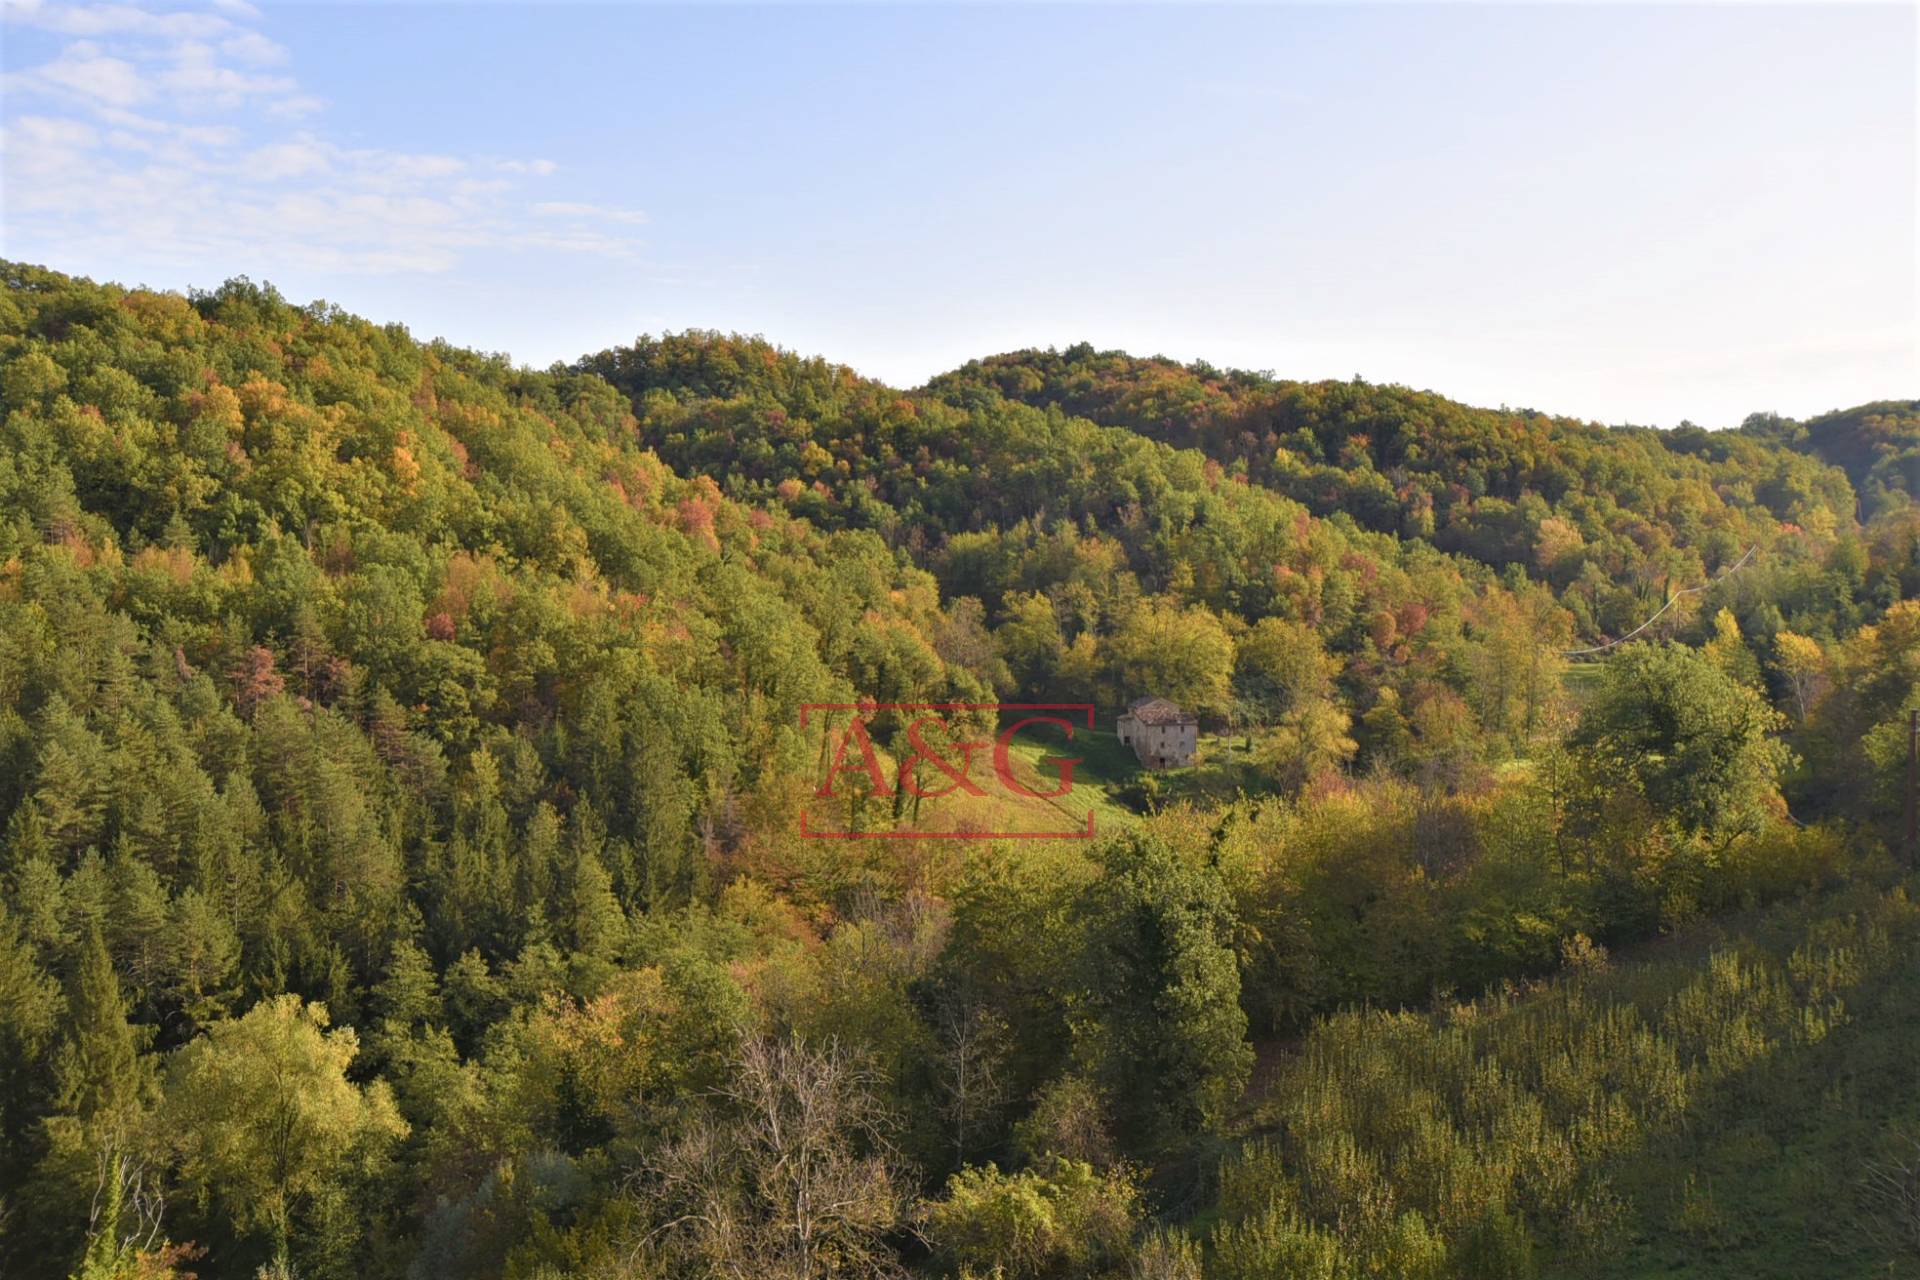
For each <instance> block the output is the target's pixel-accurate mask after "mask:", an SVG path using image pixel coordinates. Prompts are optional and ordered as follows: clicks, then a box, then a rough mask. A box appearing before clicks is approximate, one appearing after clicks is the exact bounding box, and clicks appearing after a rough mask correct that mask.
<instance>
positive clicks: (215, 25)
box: [0, 0, 233, 39]
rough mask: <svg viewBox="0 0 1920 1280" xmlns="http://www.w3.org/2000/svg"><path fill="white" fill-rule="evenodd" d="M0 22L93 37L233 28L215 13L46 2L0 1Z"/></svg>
mask: <svg viewBox="0 0 1920 1280" xmlns="http://www.w3.org/2000/svg"><path fill="white" fill-rule="evenodd" d="M0 20H4V21H6V22H8V23H16V24H19V25H21V26H28V27H38V28H40V29H41V30H43V31H53V32H57V33H59V34H61V35H68V36H90V37H100V36H111V35H135V36H164V37H169V38H173V39H183V38H194V37H201V38H204V37H207V36H214V35H219V34H220V33H222V32H225V31H230V30H232V29H233V24H232V23H231V22H229V21H228V20H227V19H225V18H222V17H220V16H219V15H218V14H212V13H199V12H193V11H183V12H174V13H156V12H154V11H153V10H151V9H142V8H139V7H137V6H135V5H129V4H49V3H46V0H0Z"/></svg>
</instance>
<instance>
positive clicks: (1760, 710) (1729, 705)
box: [1572, 644, 1788, 838]
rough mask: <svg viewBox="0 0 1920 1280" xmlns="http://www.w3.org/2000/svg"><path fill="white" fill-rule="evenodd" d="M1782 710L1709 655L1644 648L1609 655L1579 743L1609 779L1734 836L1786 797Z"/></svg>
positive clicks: (1679, 816)
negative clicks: (1782, 793) (1777, 733)
mask: <svg viewBox="0 0 1920 1280" xmlns="http://www.w3.org/2000/svg"><path fill="white" fill-rule="evenodd" d="M1780 719H1781V718H1780V716H1779V715H1778V713H1776V712H1775V711H1774V710H1773V709H1772V708H1771V707H1769V706H1767V704H1766V702H1765V701H1764V700H1763V699H1762V698H1761V696H1760V694H1759V692H1758V691H1757V690H1755V689H1754V688H1752V687H1751V686H1749V685H1746V684H1744V683H1742V682H1741V681H1739V680H1737V679H1735V678H1734V677H1733V676H1732V675H1730V674H1728V672H1727V670H1726V669H1725V668H1724V667H1723V666H1721V665H1720V664H1719V663H1718V662H1716V661H1714V659H1713V658H1712V657H1710V656H1708V655H1705V654H1702V653H1699V652H1696V651H1695V650H1692V649H1688V648H1686V647H1685V646H1682V645H1677V644H1658V645H1655V644H1636V645H1632V646H1629V647H1628V648H1626V649H1624V650H1622V651H1621V652H1620V653H1618V654H1616V655H1614V657H1612V658H1611V659H1609V660H1608V662H1607V665H1606V670H1605V674H1604V676H1603V677H1602V679H1601V682H1600V689H1599V691H1598V693H1596V694H1595V695H1594V698H1593V701H1592V702H1591V703H1590V704H1588V706H1587V708H1586V711H1585V712H1584V714H1582V716H1581V718H1580V723H1579V725H1578V727H1577V728H1576V729H1575V730H1574V734H1573V737H1572V742H1573V744H1574V746H1575V747H1576V748H1577V749H1579V750H1581V751H1582V752H1584V753H1585V757H1586V762H1587V765H1588V767H1589V768H1591V769H1593V770H1594V771H1596V773H1597V774H1598V775H1599V776H1600V777H1602V778H1612V779H1616V780H1631V782H1632V783H1633V784H1634V785H1635V786H1637V787H1638V788H1639V789H1640V791H1641V792H1642V793H1644V794H1645V796H1646V798H1647V800H1648V801H1649V802H1650V803H1651V804H1652V805H1653V808H1654V811H1655V812H1656V813H1658V814H1661V815H1663V816H1666V817H1670V818H1671V819H1672V820H1673V821H1674V822H1675V823H1676V824H1678V825H1679V826H1680V827H1681V829H1682V830H1685V831H1687V832H1690V833H1698V834H1704V835H1707V836H1710V837H1714V838H1725V837H1728V836H1731V835H1734V834H1737V833H1739V832H1742V831H1748V830H1752V829H1754V828H1755V827H1757V826H1758V825H1759V824H1761V823H1762V822H1763V821H1764V820H1765V819H1766V817H1767V815H1768V813H1769V811H1770V810H1771V809H1772V808H1773V807H1774V806H1775V805H1777V803H1778V795H1779V792H1778V782H1779V777H1780V774H1781V772H1782V770H1783V769H1785V767H1786V765H1787V760H1788V755H1787V750H1786V748H1785V747H1784V746H1783V745H1782V744H1781V743H1779V742H1778V741H1776V740H1775V739H1773V738H1772V737H1771V736H1770V734H1771V732H1772V730H1774V729H1775V728H1776V727H1778V725H1779V724H1780Z"/></svg>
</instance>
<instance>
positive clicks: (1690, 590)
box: [1560, 542, 1760, 658]
mask: <svg viewBox="0 0 1920 1280" xmlns="http://www.w3.org/2000/svg"><path fill="white" fill-rule="evenodd" d="M1759 545H1760V544H1759V543H1757V542H1756V543H1754V544H1753V546H1751V547H1748V548H1747V550H1746V554H1745V555H1743V556H1741V557H1740V558H1739V559H1738V560H1735V561H1734V562H1733V563H1732V564H1730V565H1728V566H1727V567H1726V568H1724V569H1722V570H1721V571H1720V574H1719V576H1718V577H1716V578H1714V579H1713V580H1712V581H1710V582H1703V583H1701V584H1700V585H1699V586H1697V587H1687V588H1685V589H1684V590H1681V591H1676V592H1674V593H1673V594H1672V595H1670V596H1668V597H1667V602H1666V603H1665V604H1663V605H1661V606H1660V607H1659V608H1658V609H1656V610H1655V611H1654V614H1653V616H1652V617H1651V618H1648V619H1647V620H1646V621H1645V622H1643V623H1641V624H1640V625H1639V626H1637V627H1635V628H1634V629H1633V630H1631V631H1629V632H1627V634H1625V635H1623V636H1621V637H1620V638H1619V639H1618V640H1609V641H1607V642H1606V643H1605V644H1596V645H1594V646H1593V647H1592V648H1591V649H1562V650H1561V651H1560V656H1561V657H1563V658H1579V657H1584V656H1585V655H1587V654H1589V653H1605V652H1606V651H1607V650H1609V649H1611V648H1613V647H1614V646H1615V645H1620V644H1625V643H1626V642H1627V641H1629V640H1631V639H1633V638H1634V637H1635V636H1637V635H1639V634H1640V633H1641V632H1642V631H1645V630H1646V629H1647V628H1648V627H1650V626H1652V625H1653V624H1654V623H1656V622H1658V621H1660V615H1661V614H1663V613H1665V612H1666V611H1667V610H1669V609H1671V608H1673V605H1674V602H1675V601H1676V600H1678V599H1679V598H1680V597H1681V596H1697V595H1699V594H1700V593H1701V592H1702V591H1711V590H1712V589H1713V588H1714V587H1717V586H1719V585H1720V584H1721V583H1722V582H1725V581H1726V580H1727V579H1728V578H1730V577H1732V576H1733V575H1734V574H1736V573H1738V572H1740V570H1742V569H1744V568H1745V567H1746V564H1747V561H1749V560H1751V559H1753V553H1754V551H1755V550H1756V549H1757V548H1758V547H1759Z"/></svg>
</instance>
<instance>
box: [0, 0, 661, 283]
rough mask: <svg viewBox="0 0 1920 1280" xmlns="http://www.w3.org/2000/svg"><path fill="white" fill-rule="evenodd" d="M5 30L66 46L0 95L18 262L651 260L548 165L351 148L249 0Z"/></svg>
mask: <svg viewBox="0 0 1920 1280" xmlns="http://www.w3.org/2000/svg"><path fill="white" fill-rule="evenodd" d="M0 19H4V22H5V23H6V25H7V26H9V27H14V28H18V29H32V30H35V31H38V32H43V33H47V34H50V35H51V36H53V37H55V39H56V47H55V48H54V49H53V51H52V52H51V55H50V56H48V57H46V58H45V59H44V60H42V61H40V62H38V63H37V64H34V65H30V66H26V67H23V68H21V69H20V70H17V71H15V72H12V73H9V74H8V75H6V77H5V78H4V81H3V82H0V91H4V95H5V103H6V105H5V110H4V130H0V178H4V185H5V189H6V193H7V199H6V205H5V210H4V224H3V228H0V229H4V231H5V237H6V239H7V240H8V241H9V242H10V248H9V252H19V251H20V249H21V248H22V247H26V246H30V247H31V251H32V252H34V253H36V254H45V255H48V256H49V257H53V256H58V257H60V258H62V259H64V260H68V261H77V262H82V263H84V262H89V261H95V260H102V259H107V258H115V259H124V258H127V257H132V258H135V259H137V260H139V261H142V262H146V263H151V264H153V265H154V266H156V267H163V266H172V265H180V266H189V267H194V266H201V265H203V264H205V263H206V262H207V261H209V260H214V261H222V262H237V263H244V264H247V267H248V269H249V270H252V271H258V272H265V271H270V270H274V269H278V268H284V267H287V266H298V267H303V268H311V269H319V270H325V271H334V272H396V271H410V272H444V271H450V270H453V269H454V268H455V267H456V266H458V265H459V263H460V262H461V260H462V259H463V257H465V256H466V255H468V254H471V253H474V252H477V251H481V250H486V251H501V250H515V249H530V250H555V249H557V250H563V251H567V252H576V253H583V254H597V255H604V256H611V257H622V258H625V257H631V256H633V255H634V254H635V253H637V251H638V250H639V248H640V245H639V243H638V242H637V241H636V240H634V239H633V238H632V230H633V228H635V227H637V226H639V225H641V224H643V223H644V222H645V221H646V218H645V215H644V214H642V213H640V212H638V211H637V210H629V209H618V208H608V207H605V206H601V205H596V204H592V203H588V202H583V201H576V200H567V199H562V198H558V197H560V196H561V195H563V194H564V193H562V192H557V191H552V190H549V188H551V187H552V186H553V185H554V184H555V183H556V182H557V181H562V180H563V179H561V178H559V177H558V176H557V175H558V173H559V168H558V166H557V165H556V164H555V163H554V162H553V161H551V160H549V159H546V158H543V157H538V156H487V155H454V154H433V153H419V152H402V151H393V150H384V149H379V148H355V147H348V146H343V145H341V144H340V143H339V142H337V141H335V140H334V139H332V138H330V137H329V136H328V134H327V132H326V129H325V124H324V117H325V103H324V102H322V101H321V100H320V99H319V98H318V97H317V96H315V95H314V94H312V93H310V92H307V91H306V90H304V89H303V88H302V87H301V85H300V83H299V81H298V80H297V78H296V77H295V75H294V74H293V70H292V64H293V61H294V60H293V58H292V56H291V54H290V53H289V51H288V50H287V49H286V48H285V47H284V46H282V45H281V44H279V43H278V42H276V41H275V40H273V39H272V38H270V37H269V36H268V35H267V34H266V33H265V32H264V31H262V30H261V29H260V27H261V25H262V23H263V19H262V16H261V14H260V12H259V11H258V10H256V9H254V8H253V7H252V6H251V5H249V4H247V3H245V2H244V0H219V2H218V3H216V4H214V5H213V6H212V7H206V8H191V9H189V8H180V7H146V6H141V5H132V4H59V3H51V2H50V0H0Z"/></svg>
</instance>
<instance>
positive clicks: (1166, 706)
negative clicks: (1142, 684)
mask: <svg viewBox="0 0 1920 1280" xmlns="http://www.w3.org/2000/svg"><path fill="white" fill-rule="evenodd" d="M1127 714H1128V715H1130V716H1132V717H1133V718H1134V719H1135V720H1138V721H1139V722H1140V723H1141V724H1198V723H1200V721H1199V720H1198V719H1197V718H1196V717H1194V716H1190V715H1188V714H1187V713H1186V712H1184V711H1182V710H1181V709H1180V708H1179V706H1178V705H1177V704H1175V703H1173V702H1169V701H1168V700H1167V699H1165V698H1135V699H1134V700H1133V701H1132V702H1130V703H1128V704H1127Z"/></svg>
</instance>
